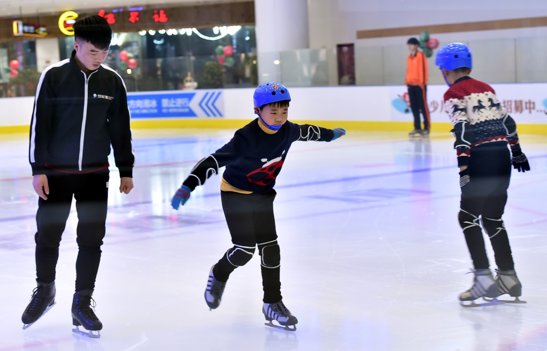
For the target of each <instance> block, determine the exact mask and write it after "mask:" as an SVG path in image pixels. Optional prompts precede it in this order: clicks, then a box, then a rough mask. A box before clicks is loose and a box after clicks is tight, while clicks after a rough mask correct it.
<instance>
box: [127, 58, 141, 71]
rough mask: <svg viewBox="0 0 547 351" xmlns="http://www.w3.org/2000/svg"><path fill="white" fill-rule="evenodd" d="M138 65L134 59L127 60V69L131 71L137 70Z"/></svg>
mask: <svg viewBox="0 0 547 351" xmlns="http://www.w3.org/2000/svg"><path fill="white" fill-rule="evenodd" d="M138 65H139V62H138V61H137V60H136V59H134V58H130V59H129V60H127V67H129V68H131V69H135V68H137V66H138Z"/></svg>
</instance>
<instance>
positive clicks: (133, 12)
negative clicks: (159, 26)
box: [97, 7, 169, 25]
mask: <svg viewBox="0 0 547 351" xmlns="http://www.w3.org/2000/svg"><path fill="white" fill-rule="evenodd" d="M141 10H142V8H141V7H138V8H130V9H129V10H128V11H127V12H126V14H124V15H122V13H123V12H124V10H123V9H116V10H113V11H111V12H107V11H106V10H105V9H101V10H99V12H98V13H97V14H98V15H99V16H101V17H104V18H105V19H106V21H107V22H108V24H110V25H113V24H116V21H117V18H116V17H117V16H124V17H126V18H127V20H128V21H129V22H131V23H133V24H135V23H138V22H140V21H141V17H142V13H141ZM149 18H150V19H151V20H152V21H153V22H155V23H167V22H168V21H169V17H168V15H167V12H166V11H165V10H164V9H158V10H154V11H153V13H152V14H151V15H150V17H149Z"/></svg>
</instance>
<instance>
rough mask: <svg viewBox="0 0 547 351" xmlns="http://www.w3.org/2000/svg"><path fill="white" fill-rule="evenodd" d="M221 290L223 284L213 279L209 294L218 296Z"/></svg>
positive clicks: (222, 289)
mask: <svg viewBox="0 0 547 351" xmlns="http://www.w3.org/2000/svg"><path fill="white" fill-rule="evenodd" d="M223 291H224V284H223V283H222V282H219V281H218V280H216V279H215V280H214V281H213V283H212V284H211V295H213V296H215V297H218V296H220V295H222V292H223Z"/></svg>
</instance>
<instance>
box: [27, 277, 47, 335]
mask: <svg viewBox="0 0 547 351" xmlns="http://www.w3.org/2000/svg"><path fill="white" fill-rule="evenodd" d="M53 305H55V282H51V283H48V284H46V283H40V282H38V286H37V287H36V288H34V290H33V291H32V297H31V299H30V303H29V304H28V306H27V308H26V309H25V311H24V312H23V316H22V317H21V320H22V321H23V329H27V328H28V327H30V326H31V325H32V324H33V323H34V322H36V321H37V320H38V319H39V318H40V317H42V316H43V315H44V314H45V313H46V312H47V311H49V309H50V308H51V307H53Z"/></svg>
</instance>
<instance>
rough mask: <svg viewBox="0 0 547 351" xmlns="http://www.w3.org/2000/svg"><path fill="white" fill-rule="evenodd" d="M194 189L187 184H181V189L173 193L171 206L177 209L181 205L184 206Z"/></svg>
mask: <svg viewBox="0 0 547 351" xmlns="http://www.w3.org/2000/svg"><path fill="white" fill-rule="evenodd" d="M191 192H192V190H190V188H189V187H187V186H186V185H181V187H180V188H179V190H177V192H176V193H175V195H173V198H172V199H171V207H173V208H174V209H175V210H178V209H179V206H181V205H182V206H184V204H185V203H186V201H188V199H189V198H190V193H191Z"/></svg>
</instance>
